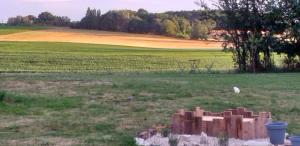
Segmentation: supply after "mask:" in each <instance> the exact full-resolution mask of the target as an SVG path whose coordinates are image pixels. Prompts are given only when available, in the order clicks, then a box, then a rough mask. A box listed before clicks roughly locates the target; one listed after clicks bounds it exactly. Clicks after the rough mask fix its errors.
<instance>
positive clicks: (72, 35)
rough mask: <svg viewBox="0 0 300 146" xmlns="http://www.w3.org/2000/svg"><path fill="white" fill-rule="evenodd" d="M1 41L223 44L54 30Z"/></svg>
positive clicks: (219, 46)
mask: <svg viewBox="0 0 300 146" xmlns="http://www.w3.org/2000/svg"><path fill="white" fill-rule="evenodd" d="M0 41H41V42H74V43H91V44H107V45H122V46H133V47H146V48H169V49H205V50H207V49H212V50H221V49H222V42H219V41H198V40H183V39H176V38H171V37H165V36H158V35H146V34H129V33H120V32H106V31H92V30H75V29H68V28H53V29H47V30H38V31H28V32H21V33H15V34H8V35H1V36H0Z"/></svg>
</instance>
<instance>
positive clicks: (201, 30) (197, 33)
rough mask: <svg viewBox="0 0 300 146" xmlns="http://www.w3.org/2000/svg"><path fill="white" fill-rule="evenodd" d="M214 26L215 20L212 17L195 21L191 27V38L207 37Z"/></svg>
mask: <svg viewBox="0 0 300 146" xmlns="http://www.w3.org/2000/svg"><path fill="white" fill-rule="evenodd" d="M215 27H216V22H215V21H214V20H212V19H208V20H202V21H195V22H194V24H193V27H192V38H194V39H199V38H200V39H207V38H208V36H209V33H210V31H211V30H212V29H214V28H215Z"/></svg>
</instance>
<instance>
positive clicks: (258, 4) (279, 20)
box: [200, 0, 300, 72]
mask: <svg viewBox="0 0 300 146" xmlns="http://www.w3.org/2000/svg"><path fill="white" fill-rule="evenodd" d="M200 2H203V1H200ZM218 8H219V10H221V11H223V12H224V13H225V19H224V20H225V21H224V24H225V26H224V27H223V28H224V29H225V30H226V32H227V34H226V36H225V43H224V49H225V50H229V51H232V52H233V54H234V61H235V63H236V65H237V68H238V69H239V70H240V71H250V72H260V71H268V70H273V69H274V68H275V66H274V60H273V57H272V56H273V55H274V53H277V54H284V55H285V56H286V58H285V60H284V63H285V67H286V69H288V70H295V69H300V60H299V57H300V2H299V0H218Z"/></svg>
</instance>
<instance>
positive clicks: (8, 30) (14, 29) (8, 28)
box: [0, 25, 47, 35]
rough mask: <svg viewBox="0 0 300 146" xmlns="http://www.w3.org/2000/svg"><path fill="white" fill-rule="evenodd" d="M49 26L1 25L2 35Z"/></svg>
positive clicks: (0, 33) (0, 32) (0, 31)
mask: <svg viewBox="0 0 300 146" xmlns="http://www.w3.org/2000/svg"><path fill="white" fill-rule="evenodd" d="M46 28H47V27H43V26H4V25H0V35H6V34H13V33H19V32H25V31H32V30H42V29H46Z"/></svg>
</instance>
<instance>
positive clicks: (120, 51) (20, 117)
mask: <svg viewBox="0 0 300 146" xmlns="http://www.w3.org/2000/svg"><path fill="white" fill-rule="evenodd" d="M5 29H7V30H5ZM5 29H1V26H0V35H1V34H8V33H16V32H22V31H28V30H30V29H35V28H29V29H25V28H21V27H20V28H16V27H12V28H10V29H8V28H5ZM274 57H275V58H274V59H275V61H276V64H280V62H281V61H280V60H281V57H280V56H278V55H277V56H274ZM189 60H198V62H197V63H196V66H197V68H198V69H199V70H200V71H203V72H205V73H203V72H202V73H197V74H189V73H188V71H189V70H190V68H191V67H190V66H191V63H190V62H189ZM212 64H213V70H217V71H220V70H222V71H228V70H232V69H234V63H233V62H232V54H231V53H225V52H222V51H210V50H207V51H205V50H183V49H181V50H175V49H153V48H137V47H127V46H112V45H93V44H79V43H50V42H0V146H2V145H3V146H10V145H12V146H15V145H21V146H23V145H61V146H66V145H101V146H117V145H120V146H128V143H126V141H128V140H130V138H131V137H133V136H135V135H136V134H137V132H139V131H141V130H144V129H145V128H149V127H151V126H152V125H155V124H170V118H171V115H172V114H173V113H174V112H175V111H176V110H177V109H179V108H187V109H192V108H194V107H196V106H201V107H203V108H205V109H207V110H211V111H223V110H224V109H227V108H235V107H240V106H245V107H247V108H249V109H251V110H254V111H271V112H272V114H273V119H274V120H282V121H287V122H289V127H288V132H289V133H291V134H297V133H298V134H300V118H299V117H300V107H299V102H300V74H299V73H277V74H275V73H269V74H233V73H232V74H226V73H220V72H214V74H208V73H207V66H210V65H212ZM182 70H184V72H181V71H182ZM234 86H238V87H240V89H241V93H240V94H234V93H233V90H232V88H233V87H234ZM129 96H133V97H134V99H133V101H128V97H129Z"/></svg>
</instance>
